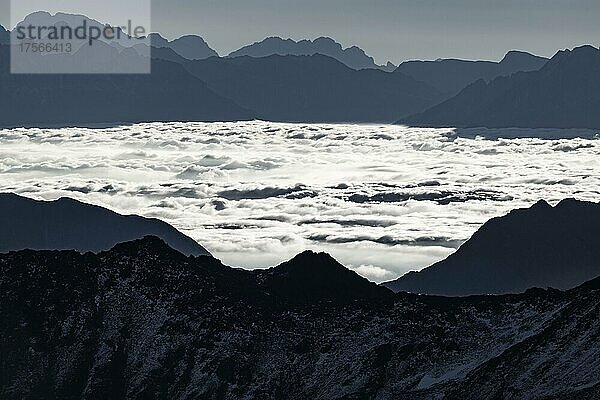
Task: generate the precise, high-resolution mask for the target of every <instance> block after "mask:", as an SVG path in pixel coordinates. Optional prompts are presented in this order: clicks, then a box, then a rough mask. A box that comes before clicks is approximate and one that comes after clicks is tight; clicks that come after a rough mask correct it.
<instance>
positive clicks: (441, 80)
mask: <svg viewBox="0 0 600 400" xmlns="http://www.w3.org/2000/svg"><path fill="white" fill-rule="evenodd" d="M546 62H548V59H547V58H544V57H538V56H534V55H532V54H529V53H526V52H522V51H510V52H508V53H507V54H506V56H504V58H503V59H502V61H500V62H493V61H467V60H456V59H441V60H436V61H407V62H403V63H402V64H400V65H399V66H398V68H397V69H396V71H397V72H400V73H403V74H405V75H408V76H410V77H412V78H414V79H416V80H418V81H422V82H426V83H427V84H429V85H430V86H433V87H434V88H436V89H438V90H439V91H440V92H442V93H444V94H445V95H446V96H447V98H450V97H452V96H454V95H456V94H458V92H460V91H461V90H462V89H464V88H465V87H467V86H468V85H469V84H471V83H473V82H476V81H478V80H480V79H483V80H485V81H490V80H492V79H494V78H496V77H499V76H510V75H512V74H515V73H517V72H527V71H537V70H539V69H540V68H542V67H543V66H544V65H545V64H546Z"/></svg>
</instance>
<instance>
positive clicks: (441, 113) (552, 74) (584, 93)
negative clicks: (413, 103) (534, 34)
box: [399, 46, 600, 129]
mask: <svg viewBox="0 0 600 400" xmlns="http://www.w3.org/2000/svg"><path fill="white" fill-rule="evenodd" d="M599 70H600V50H598V49H597V48H595V47H592V46H582V47H578V48H575V49H573V50H565V51H560V52H558V53H557V54H556V55H555V56H554V57H552V59H551V60H550V61H548V62H547V63H546V64H545V65H544V66H543V67H542V68H541V69H540V70H538V71H532V72H521V73H516V74H513V75H511V76H507V77H499V78H496V79H494V80H492V81H490V82H485V81H484V80H479V81H477V82H475V83H473V84H471V85H469V86H468V87H466V88H465V89H463V90H462V91H461V92H460V93H459V94H458V95H456V96H455V97H453V98H451V99H449V100H446V101H444V102H442V103H441V104H439V105H436V106H434V107H432V108H430V109H429V110H427V111H424V112H423V113H420V114H417V115H413V116H411V117H408V118H405V119H402V120H401V121H399V123H401V124H407V125H412V126H427V127H436V126H444V127H448V126H453V127H490V128H502V127H519V128H538V127H540V128H592V129H596V128H600V116H599V115H598V113H597V112H596V110H597V109H598V108H599V107H600V77H598V74H597V72H598V71H599Z"/></svg>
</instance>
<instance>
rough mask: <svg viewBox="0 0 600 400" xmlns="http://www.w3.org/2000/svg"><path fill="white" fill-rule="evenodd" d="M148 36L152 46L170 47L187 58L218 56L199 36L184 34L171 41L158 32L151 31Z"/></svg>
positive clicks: (199, 58)
mask: <svg viewBox="0 0 600 400" xmlns="http://www.w3.org/2000/svg"><path fill="white" fill-rule="evenodd" d="M149 37H150V43H151V45H152V47H156V48H168V49H171V50H173V51H174V52H175V53H177V54H179V55H180V56H181V57H183V58H185V59H188V60H203V59H205V58H210V57H218V56H219V54H218V53H217V52H216V51H215V50H213V49H212V48H210V46H209V45H208V43H206V41H205V40H204V39H203V38H201V37H200V36H196V35H186V36H182V37H180V38H178V39H175V40H173V41H169V40H167V39H165V38H163V37H162V36H161V35H160V34H158V33H152V34H150V35H149Z"/></svg>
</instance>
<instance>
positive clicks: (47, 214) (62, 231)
mask: <svg viewBox="0 0 600 400" xmlns="http://www.w3.org/2000/svg"><path fill="white" fill-rule="evenodd" d="M0 226H2V230H0V252H8V251H16V250H23V249H31V250H78V251H81V252H86V251H93V252H98V251H103V250H109V249H110V248H112V247H113V246H114V245H116V244H117V243H121V242H124V241H128V240H134V239H141V238H143V237H144V236H147V235H154V236H157V237H160V238H162V240H164V241H165V242H166V243H169V244H170V245H171V246H172V247H173V248H174V249H177V250H178V251H180V252H181V253H183V254H185V255H194V256H200V255H209V253H208V251H206V249H204V248H203V247H202V246H201V245H199V244H198V243H197V242H196V241H194V240H193V239H191V238H189V237H188V236H186V235H184V234H182V233H180V232H179V231H177V230H176V229H175V228H173V227H172V226H170V225H169V224H167V223H165V222H163V221H160V220H158V219H151V218H144V217H139V216H136V215H120V214H117V213H115V212H113V211H110V210H108V209H106V208H102V207H99V206H94V205H90V204H86V203H82V202H79V201H77V200H74V199H70V198H61V199H58V200H56V201H38V200H33V199H30V198H27V197H21V196H18V195H15V194H7V193H4V194H0Z"/></svg>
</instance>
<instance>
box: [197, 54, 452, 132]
mask: <svg viewBox="0 0 600 400" xmlns="http://www.w3.org/2000/svg"><path fill="white" fill-rule="evenodd" d="M186 68H187V70H188V71H189V72H190V73H191V74H193V75H194V76H196V77H197V78H199V79H201V80H203V81H204V82H206V83H207V85H208V87H209V88H210V89H211V90H213V91H214V92H216V93H218V94H219V95H221V96H223V97H226V98H229V99H232V100H233V101H235V102H236V103H237V104H239V105H240V106H242V107H245V108H248V109H251V110H253V111H255V112H256V113H257V114H258V116H259V117H260V118H261V119H267V120H272V121H287V122H393V121H394V120H396V119H397V115H398V114H401V115H402V114H403V115H408V114H410V113H411V110H419V109H421V110H423V109H425V108H427V107H429V106H431V105H433V104H436V103H437V102H439V101H441V99H442V98H443V97H442V95H441V94H440V93H439V92H438V91H437V90H435V89H434V88H432V87H430V86H428V85H427V84H425V83H422V82H417V81H415V80H414V79H412V78H410V77H408V76H405V75H403V74H400V73H387V72H383V71H379V70H373V69H366V70H360V71H356V70H353V69H351V68H349V67H347V66H345V65H344V64H342V63H340V62H339V61H337V60H334V59H333V58H330V57H326V56H323V55H320V54H317V55H313V56H270V57H265V58H252V57H237V58H215V57H213V58H209V59H207V60H202V61H195V62H188V63H187V64H186Z"/></svg>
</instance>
